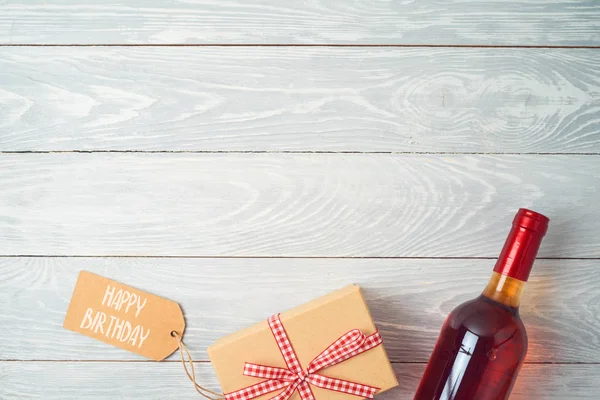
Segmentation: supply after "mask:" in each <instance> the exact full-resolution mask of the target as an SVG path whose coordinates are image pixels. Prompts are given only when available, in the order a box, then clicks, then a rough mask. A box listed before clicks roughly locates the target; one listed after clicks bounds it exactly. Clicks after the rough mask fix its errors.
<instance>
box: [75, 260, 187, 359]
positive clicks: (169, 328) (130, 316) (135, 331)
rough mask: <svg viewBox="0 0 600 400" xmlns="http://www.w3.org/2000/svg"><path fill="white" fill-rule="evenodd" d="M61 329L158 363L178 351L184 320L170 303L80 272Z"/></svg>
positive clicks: (98, 276) (172, 302)
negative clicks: (63, 328)
mask: <svg viewBox="0 0 600 400" xmlns="http://www.w3.org/2000/svg"><path fill="white" fill-rule="evenodd" d="M63 326H64V327H65V328H66V329H70V330H72V331H75V332H78V333H81V334H83V335H86V336H89V337H92V338H94V339H98V340H101V341H103V342H105V343H108V344H111V345H113V346H116V347H120V348H122V349H125V350H129V351H132V352H134V353H137V354H140V355H142V356H144V357H148V358H151V359H153V360H157V361H158V360H163V359H165V358H166V357H168V356H169V355H171V354H172V353H173V352H174V351H175V350H177V349H178V348H179V343H180V339H181V337H182V336H183V331H184V329H185V321H184V319H183V313H182V312H181V308H180V307H179V304H177V303H175V302H174V301H171V300H167V299H164V298H162V297H158V296H155V295H152V294H149V293H146V292H143V291H141V290H138V289H134V288H132V287H130V286H127V285H123V284H121V283H118V282H115V281H113V280H110V279H108V278H104V277H102V276H100V275H96V274H93V273H91V272H88V271H81V272H80V273H79V278H78V279H77V284H76V285H75V291H74V292H73V297H71V302H70V303H69V309H68V311H67V315H66V317H65V322H64V324H63Z"/></svg>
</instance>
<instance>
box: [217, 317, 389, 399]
mask: <svg viewBox="0 0 600 400" xmlns="http://www.w3.org/2000/svg"><path fill="white" fill-rule="evenodd" d="M269 327H270V328H271V332H273V336H274V337H275V341H276V342H277V346H278V347H279V350H280V351H281V354H282V355H283V359H284V360H285V363H286V365H287V369H285V368H278V367H271V366H267V365H258V364H252V363H246V365H245V367H244V375H246V376H252V377H255V378H263V379H266V380H265V381H262V382H260V383H257V384H256V385H253V386H249V387H247V388H244V389H241V390H238V391H236V392H231V393H228V394H226V395H225V399H226V400H251V399H255V398H257V397H260V396H263V395H265V394H268V393H272V392H274V391H276V390H280V389H284V390H283V391H282V392H281V393H279V394H278V395H276V396H274V397H271V398H270V399H269V400H288V399H289V398H290V397H292V395H293V394H294V392H295V391H296V390H298V393H299V394H300V398H301V399H302V400H316V399H315V396H314V394H313V392H312V390H311V388H310V384H312V385H315V386H318V387H320V388H323V389H327V390H335V391H337V392H342V393H346V394H351V395H354V396H360V397H362V398H369V399H372V398H373V396H374V395H375V393H377V392H378V391H379V388H376V387H373V386H368V385H363V384H361V383H357V382H350V381H344V380H341V379H335V378H331V377H328V376H323V375H320V374H318V373H317V372H319V371H320V370H322V369H324V368H327V367H331V366H333V365H336V364H339V363H341V362H344V361H346V360H347V359H349V358H352V357H355V356H357V355H358V354H361V353H363V352H365V351H367V350H371V349H372V348H374V347H377V346H379V345H380V344H381V343H382V342H383V340H382V339H381V335H380V334H379V332H375V333H374V334H372V335H371V336H365V335H364V334H363V333H362V332H361V331H359V330H358V329H354V330H351V331H350V332H348V333H346V334H344V335H342V336H341V337H340V338H339V339H338V340H336V341H335V342H334V343H333V344H332V345H331V346H329V347H328V348H327V349H325V350H324V351H323V352H322V353H321V354H319V355H318V356H317V357H316V358H315V359H314V360H312V361H311V363H310V364H309V365H308V367H307V368H306V370H303V369H302V367H301V366H300V361H298V357H297V356H296V353H295V352H294V348H293V347H292V344H291V342H290V339H289V338H288V335H287V333H286V331H285V328H284V327H283V324H282V323H281V320H280V318H279V315H274V316H272V317H271V318H269Z"/></svg>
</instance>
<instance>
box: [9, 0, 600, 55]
mask: <svg viewBox="0 0 600 400" xmlns="http://www.w3.org/2000/svg"><path fill="white" fill-rule="evenodd" d="M599 20H600V6H599V5H598V2H596V1H594V0H557V1H552V2H548V1H546V0H534V1H528V2H526V3H523V2H515V1H510V2H506V1H503V0H493V1H484V0H453V1H441V0H428V1H419V2H409V1H405V2H398V1H394V2H377V3H373V2H370V1H368V0H361V1H354V2H352V3H344V4H340V3H338V2H335V1H333V0H324V1H319V2H291V1H288V2H276V1H268V0H258V1H252V2H247V1H240V0H238V1H226V2H211V1H193V2H190V1H185V0H179V1H171V2H169V3H168V5H165V3H162V4H161V2H147V1H139V0H129V1H125V2H119V3H118V4H116V3H112V4H107V3H106V2H102V1H99V0H85V1H75V0H68V1H61V2H60V4H49V3H48V4H46V3H44V4H40V3H39V2H36V1H33V0H28V1H27V0H26V1H24V0H9V1H5V2H3V4H2V18H0V43H36V44H54V43H59V44H97V43H110V44H115V43H116V44H121V43H137V44H139V43H141V44H147V43H163V44H164V43H178V44H180V43H181V44H192V43H200V44H207V43H228V44H232V43H238V44H239V43H242V44H244V43H261V44H273V43H308V44H315V43H344V44H486V45H490V44H495V45H499V44H500V45H598V44H600V33H599V31H600V30H599V29H598V28H599V27H600V24H599V23H598V21H599Z"/></svg>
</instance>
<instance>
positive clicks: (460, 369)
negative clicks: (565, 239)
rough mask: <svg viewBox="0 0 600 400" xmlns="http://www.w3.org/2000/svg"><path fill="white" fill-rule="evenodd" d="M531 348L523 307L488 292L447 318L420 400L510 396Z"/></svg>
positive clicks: (501, 398) (490, 399)
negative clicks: (521, 317)
mask: <svg viewBox="0 0 600 400" xmlns="http://www.w3.org/2000/svg"><path fill="white" fill-rule="evenodd" d="M526 353H527V333H526V332H525V327H524V326H523V323H522V322H521V319H520V317H519V312H518V308H515V307H510V306H506V305H504V304H501V303H498V302H496V301H494V300H491V299H489V298H487V297H486V296H484V295H482V296H480V297H478V298H477V299H474V300H471V301H468V302H466V303H463V304H461V305H460V306H458V307H457V308H455V309H454V310H453V311H452V312H451V313H450V315H449V316H448V318H447V319H446V322H445V323H444V326H443V328H442V332H441V334H440V338H439V340H438V342H437V344H436V346H435V349H434V351H433V353H432V355H431V359H430V361H429V364H428V365H427V368H426V370H425V374H424V375H423V378H422V380H421V383H420V385H419V388H418V390H417V394H416V395H415V400H504V399H508V396H509V394H510V391H511V390H512V387H513V385H514V383H515V381H516V378H517V374H518V372H519V369H520V367H521V364H522V363H523V360H524V358H525V354H526Z"/></svg>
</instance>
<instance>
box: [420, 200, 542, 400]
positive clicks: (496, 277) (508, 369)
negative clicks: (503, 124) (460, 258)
mask: <svg viewBox="0 0 600 400" xmlns="http://www.w3.org/2000/svg"><path fill="white" fill-rule="evenodd" d="M548 222H549V220H548V218H546V217H545V216H543V215H541V214H539V213H536V212H534V211H530V210H526V209H520V210H519V212H518V213H517V215H516V216H515V219H514V221H513V226H512V229H511V231H510V234H509V235H508V238H507V239H506V243H505V244H504V248H503V249H502V253H501V254H500V257H499V258H498V261H497V262H496V267H495V268H494V272H493V273H492V277H491V278H490V281H489V283H488V284H487V286H486V288H485V289H484V290H483V293H482V294H481V296H479V297H477V298H476V299H473V300H471V301H467V302H466V303H463V304H461V305H459V306H458V307H456V308H455V309H454V310H453V311H452V312H451V313H450V315H449V316H448V318H447V319H446V322H445V323H444V326H443V327H442V332H441V334H440V337H439V339H438V342H437V344H436V346H435V349H434V350H433V353H432V355H431V358H430V360H429V363H428V364H427V368H426V369H425V373H424V375H423V378H422V379H421V383H420V384H419V388H418V389H417V394H416V395H415V400H505V399H508V396H509V395H510V391H511V390H512V387H513V385H514V383H515V381H516V379H517V374H518V373H519V368H520V367H521V364H522V363H523V359H524V358H525V353H526V352H527V333H526V332H525V327H524V326H523V323H522V322H521V318H520V317H519V300H520V297H521V292H522V290H523V286H524V284H525V282H526V281H527V278H528V277H529V272H530V271H531V267H532V266H533V261H534V260H535V257H536V255H537V252H538V249H539V247H540V244H541V242H542V238H543V237H544V235H545V234H546V231H547V229H548Z"/></svg>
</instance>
